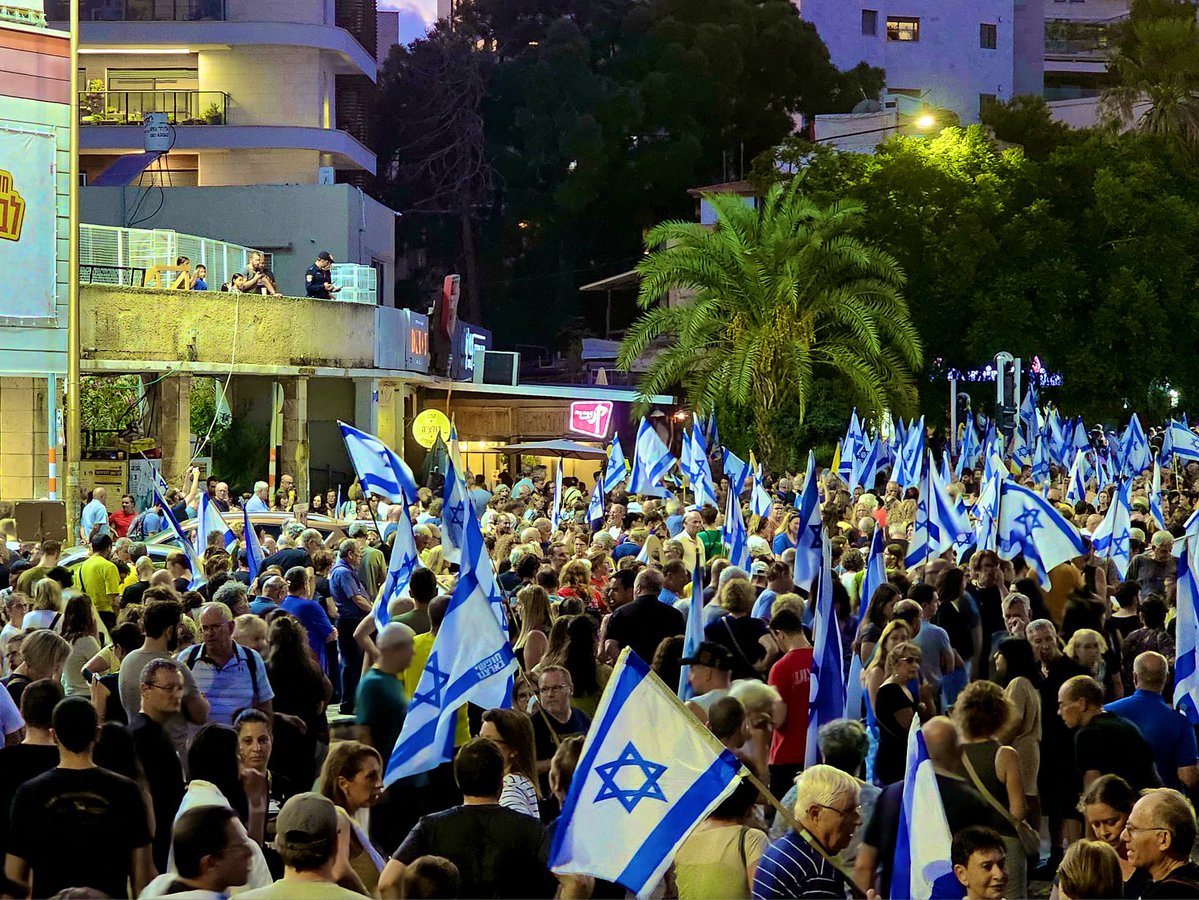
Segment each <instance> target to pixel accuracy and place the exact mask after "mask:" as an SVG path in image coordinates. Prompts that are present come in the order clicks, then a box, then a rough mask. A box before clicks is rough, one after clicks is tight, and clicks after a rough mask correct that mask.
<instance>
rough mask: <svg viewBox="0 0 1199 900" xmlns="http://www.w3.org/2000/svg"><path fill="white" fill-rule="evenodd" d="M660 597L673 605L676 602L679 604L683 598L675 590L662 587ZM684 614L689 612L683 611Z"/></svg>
mask: <svg viewBox="0 0 1199 900" xmlns="http://www.w3.org/2000/svg"><path fill="white" fill-rule="evenodd" d="M658 599H659V600H661V601H662V602H663V603H669V604H670V605H671V606H675V604H677V603H678V602H679V600H680V599H681V598H680V597H679V595H678V594H676V593H675V592H674V591H671V590H668V589H666V588H662V590H661V591H659V592H658ZM683 615H687V614H686V613H683Z"/></svg>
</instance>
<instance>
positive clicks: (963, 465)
mask: <svg viewBox="0 0 1199 900" xmlns="http://www.w3.org/2000/svg"><path fill="white" fill-rule="evenodd" d="M981 449H982V445H981V444H980V443H979V440H978V432H977V431H976V430H975V429H974V414H973V413H967V414H966V428H965V432H964V434H963V437H962V452H961V454H960V455H959V456H958V464H957V466H956V467H955V469H954V477H956V478H957V480H958V481H961V480H962V472H963V471H965V470H966V469H973V468H974V466H975V464H976V463H977V462H978V454H979V451H980V450H981Z"/></svg>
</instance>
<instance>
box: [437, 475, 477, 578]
mask: <svg viewBox="0 0 1199 900" xmlns="http://www.w3.org/2000/svg"><path fill="white" fill-rule="evenodd" d="M442 496H443V497H444V498H445V502H444V503H443V504H442V508H441V556H442V559H444V560H445V561H446V562H450V563H458V564H459V565H461V564H462V548H463V547H464V546H465V545H466V520H467V519H473V520H474V521H475V522H476V523H477V522H478V519H476V518H475V513H474V507H473V506H471V503H470V495H469V494H468V493H467V492H466V485H465V484H464V483H463V481H462V473H460V472H459V471H458V469H457V467H456V466H455V465H454V460H453V458H449V459H448V463H447V465H446V473H445V487H444V488H443V494H442Z"/></svg>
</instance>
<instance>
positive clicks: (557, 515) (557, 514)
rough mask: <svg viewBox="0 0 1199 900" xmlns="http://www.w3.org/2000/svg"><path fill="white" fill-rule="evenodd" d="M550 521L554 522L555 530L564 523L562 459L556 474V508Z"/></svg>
mask: <svg viewBox="0 0 1199 900" xmlns="http://www.w3.org/2000/svg"><path fill="white" fill-rule="evenodd" d="M550 521H551V522H553V523H554V531H557V530H558V526H559V525H560V524H562V460H558V471H557V472H556V473H555V475H554V508H553V512H552V513H551V514H550Z"/></svg>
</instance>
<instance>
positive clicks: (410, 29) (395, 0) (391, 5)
mask: <svg viewBox="0 0 1199 900" xmlns="http://www.w3.org/2000/svg"><path fill="white" fill-rule="evenodd" d="M379 9H394V10H399V11H400V43H402V44H406V43H408V42H409V41H411V40H413V39H415V38H418V37H420V36H421V35H422V34H424V33H425V28H426V27H428V25H429V24H431V23H432V22H433V21H434V20H435V19H436V18H437V0H379Z"/></svg>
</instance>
